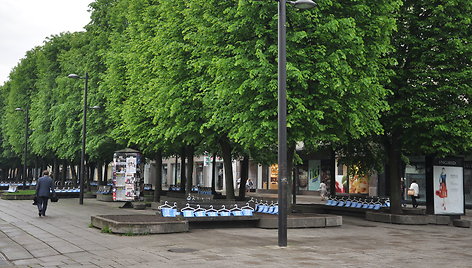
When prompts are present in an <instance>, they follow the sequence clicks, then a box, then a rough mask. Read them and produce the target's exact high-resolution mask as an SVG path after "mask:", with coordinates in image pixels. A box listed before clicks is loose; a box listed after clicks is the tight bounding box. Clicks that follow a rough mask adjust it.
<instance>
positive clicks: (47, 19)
mask: <svg viewBox="0 0 472 268" xmlns="http://www.w3.org/2000/svg"><path fill="white" fill-rule="evenodd" d="M91 2H93V0H1V2H0V85H3V84H4V83H5V82H6V81H7V80H8V75H9V74H10V71H11V70H12V69H13V68H14V67H15V66H16V65H17V64H18V63H19V62H20V60H21V59H22V58H24V57H25V55H26V52H27V51H29V50H31V49H33V48H34V47H36V46H41V45H43V43H44V40H46V38H47V37H49V36H51V35H56V34H60V33H62V32H77V31H84V28H83V27H84V26H85V25H86V24H88V23H89V21H90V13H89V12H88V10H89V9H90V8H89V7H88V5H89V4H90V3H91Z"/></svg>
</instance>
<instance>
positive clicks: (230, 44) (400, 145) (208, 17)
mask: <svg viewBox="0 0 472 268" xmlns="http://www.w3.org/2000/svg"><path fill="white" fill-rule="evenodd" d="M471 6H472V4H471V2H470V1H468V0H454V1H426V0H418V1H410V0H379V1H370V0H340V1H332V0H319V1H317V6H316V7H315V8H314V9H311V10H306V11H300V10H295V9H291V8H289V9H288V14H287V18H288V23H287V60H288V64H287V70H288V72H287V89H288V119H287V120H288V146H289V148H291V151H293V149H294V148H295V144H296V142H300V141H303V142H304V144H305V147H306V148H307V149H308V150H316V149H319V148H320V147H322V146H328V147H330V148H331V149H333V150H334V151H335V152H336V153H337V157H339V158H342V159H343V161H344V162H345V163H348V164H356V165H357V166H359V167H361V170H364V172H367V171H370V170H373V169H377V170H380V169H381V167H382V166H384V164H385V162H387V163H388V166H389V169H388V170H389V172H390V173H389V174H390V181H391V183H392V186H398V185H399V178H400V174H399V171H400V166H401V165H400V164H401V162H402V159H403V158H402V156H403V155H407V154H434V155H441V156H444V155H458V154H466V153H467V152H470V148H471V147H472V126H471V125H472V124H471V115H472V109H471V108H470V97H471V74H472V68H471V58H472V49H471V41H472V40H471V36H472V30H471V29H472V27H470V26H471V18H472V17H471V15H470V14H472V12H471V11H472V8H471ZM90 7H91V22H90V23H89V24H88V25H87V26H86V31H84V32H76V33H63V34H60V35H55V36H51V37H50V38H48V39H47V40H46V41H45V42H44V45H42V46H40V47H36V48H34V49H32V50H31V51H28V52H27V54H26V56H25V58H23V59H22V60H21V61H20V62H19V64H18V65H17V66H16V67H15V68H14V69H13V70H12V72H11V73H10V77H9V80H8V81H7V82H6V83H5V84H4V85H3V86H2V87H1V94H2V98H1V101H2V102H3V103H2V104H3V109H2V110H1V115H2V117H1V120H2V122H1V127H2V135H1V142H2V146H1V150H2V158H1V159H0V160H1V165H2V168H3V169H6V168H12V167H17V166H18V165H19V164H20V161H19V159H20V156H21V154H22V152H23V149H24V145H25V144H24V138H22V137H24V136H23V135H24V131H23V130H24V128H25V125H24V122H25V121H24V118H23V117H22V116H21V115H20V114H19V113H18V112H15V108H17V107H22V108H23V107H25V108H26V107H28V109H29V114H30V121H29V128H30V129H31V130H32V131H31V133H30V135H29V139H28V142H29V145H28V146H29V148H31V152H32V154H30V159H28V161H30V163H31V161H34V160H37V161H39V160H41V161H43V163H52V162H54V161H55V162H56V163H58V162H59V161H63V163H67V164H71V165H76V164H77V163H78V161H79V156H80V137H81V136H80V129H81V126H82V121H81V115H82V104H81V100H82V98H81V96H82V95H81V94H82V91H81V89H82V87H83V85H82V84H81V83H80V82H79V81H77V80H72V79H68V78H67V75H68V74H70V73H77V74H79V75H83V74H84V73H85V72H88V74H89V76H90V80H89V100H88V102H89V103H90V105H91V106H94V105H99V106H101V107H104V109H102V110H93V111H91V112H90V113H89V117H88V121H87V128H88V133H87V139H88V141H87V146H86V147H87V157H88V163H96V164H98V165H99V166H100V165H102V164H103V163H106V162H108V161H109V160H110V158H111V156H112V152H113V151H114V150H116V149H117V148H119V147H123V146H130V147H134V148H136V149H139V150H141V151H142V152H144V153H145V155H147V156H148V157H150V158H154V159H156V160H157V161H158V162H159V161H160V159H161V158H162V157H165V156H170V155H180V156H181V158H182V159H189V161H188V163H189V165H188V168H189V169H190V170H191V168H193V167H192V164H193V161H191V159H193V156H194V155H195V154H200V153H202V152H204V151H207V152H210V153H216V154H218V155H221V156H222V157H223V158H224V161H225V162H224V165H225V171H226V174H225V177H226V192H227V194H228V197H229V198H233V197H234V196H233V193H234V191H233V187H234V186H233V178H232V172H231V159H234V158H235V157H241V158H246V159H247V158H249V157H250V158H251V159H253V160H254V161H257V162H261V163H272V162H275V161H276V160H275V159H276V151H277V70H276V66H277V64H276V61H277V5H276V4H274V3H273V2H272V1H253V0H239V1H236V0H234V1H220V0H186V1H167V0H96V1H95V2H93V3H91V4H90ZM290 155H291V157H290V159H296V157H294V156H292V154H290ZM384 156H386V157H384ZM183 162H185V161H183ZM158 173H159V172H158ZM182 174H183V175H184V176H185V172H182ZM187 174H188V175H187V176H188V178H185V177H184V178H182V183H183V185H185V186H186V187H187V190H189V187H191V183H185V181H186V180H189V181H191V180H192V178H191V174H192V173H191V172H187ZM158 176H160V174H158ZM242 179H243V180H244V179H245V178H242ZM244 184H245V182H244V181H241V185H244ZM396 189H399V187H391V195H392V205H394V209H395V207H398V209H399V208H400V202H399V196H400V195H399V191H398V190H396ZM395 204H397V205H395Z"/></svg>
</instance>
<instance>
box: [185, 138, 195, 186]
mask: <svg viewBox="0 0 472 268" xmlns="http://www.w3.org/2000/svg"><path fill="white" fill-rule="evenodd" d="M194 153H195V149H194V147H193V146H189V147H188V149H187V157H188V163H187V187H186V188H185V193H186V194H187V195H188V194H190V192H192V186H193V155H194Z"/></svg>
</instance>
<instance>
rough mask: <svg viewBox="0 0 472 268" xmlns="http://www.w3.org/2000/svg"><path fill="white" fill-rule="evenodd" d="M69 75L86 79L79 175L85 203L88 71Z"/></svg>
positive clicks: (81, 194)
mask: <svg viewBox="0 0 472 268" xmlns="http://www.w3.org/2000/svg"><path fill="white" fill-rule="evenodd" d="M67 77H69V78H74V79H84V80H85V86H84V108H83V120H82V152H81V154H80V177H79V187H80V189H79V190H80V191H79V203H80V204H81V205H83V204H84V180H85V136H86V131H87V90H88V88H87V87H88V79H89V76H88V73H87V72H86V73H85V76H84V77H82V76H79V75H76V74H69V75H68V76H67Z"/></svg>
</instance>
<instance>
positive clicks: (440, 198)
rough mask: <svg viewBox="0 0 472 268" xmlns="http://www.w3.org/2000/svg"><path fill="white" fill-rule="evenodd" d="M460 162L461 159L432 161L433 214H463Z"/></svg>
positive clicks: (461, 169)
mask: <svg viewBox="0 0 472 268" xmlns="http://www.w3.org/2000/svg"><path fill="white" fill-rule="evenodd" d="M462 162H463V161H462V160H461V159H436V160H435V161H434V165H433V187H434V214H445V215H458V214H459V215H463V214H464V169H463V167H462Z"/></svg>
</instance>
